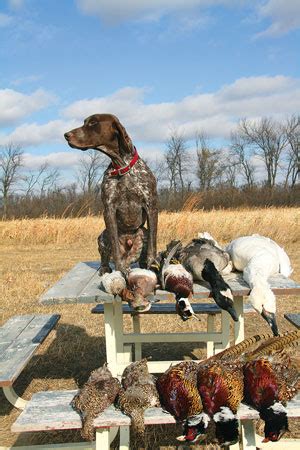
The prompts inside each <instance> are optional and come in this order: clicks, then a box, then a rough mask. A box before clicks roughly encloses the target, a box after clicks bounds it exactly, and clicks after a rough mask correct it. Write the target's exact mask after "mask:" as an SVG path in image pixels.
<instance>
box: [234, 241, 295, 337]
mask: <svg viewBox="0 0 300 450" xmlns="http://www.w3.org/2000/svg"><path fill="white" fill-rule="evenodd" d="M226 251H227V252H228V253H229V254H230V257H231V260H232V262H233V265H234V268H235V269H236V270H238V271H240V272H243V278H244V280H245V281H246V283H247V284H248V285H249V286H250V288H251V292H250V296H249V299H250V302H251V304H252V306H253V308H254V309H255V310H256V311H257V312H258V313H259V314H261V316H262V317H263V318H264V319H265V320H266V321H267V323H268V324H269V326H270V327H271V329H272V331H273V334H274V335H275V336H278V326H277V322H276V298H275V295H274V294H273V292H272V291H271V288H270V285H269V283H268V278H269V277H270V276H272V275H275V274H277V273H281V274H282V275H284V276H285V277H288V276H289V275H290V274H291V273H292V267H291V263H290V260H289V257H288V255H287V254H286V253H285V251H284V250H283V248H281V247H280V246H279V245H278V244H276V242H274V241H272V239H269V238H268V237H265V236H260V235H259V234H253V235H252V236H243V237H239V238H237V239H234V240H233V241H231V242H230V243H229V244H228V246H227V247H226Z"/></svg>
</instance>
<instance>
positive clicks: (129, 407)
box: [118, 359, 159, 434]
mask: <svg viewBox="0 0 300 450" xmlns="http://www.w3.org/2000/svg"><path fill="white" fill-rule="evenodd" d="M122 386H123V389H122V390H121V392H120V394H119V398H118V406H119V408H120V409H121V410H122V411H123V412H124V413H125V414H127V415H128V416H130V417H131V419H132V427H133V429H134V430H135V431H136V432H137V433H140V434H143V433H144V431H145V424H144V411H145V409H147V408H150V407H153V406H159V397H158V393H157V390H156V387H155V379H154V377H153V375H150V374H149V371H148V366H147V360H146V359H142V360H141V361H137V362H134V363H131V364H130V365H129V366H128V367H126V369H125V370H124V372H123V375H122Z"/></svg>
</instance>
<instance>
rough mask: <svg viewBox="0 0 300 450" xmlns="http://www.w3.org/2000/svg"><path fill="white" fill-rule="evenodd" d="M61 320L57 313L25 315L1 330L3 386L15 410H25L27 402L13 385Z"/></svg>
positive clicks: (1, 375) (1, 378)
mask: <svg viewBox="0 0 300 450" xmlns="http://www.w3.org/2000/svg"><path fill="white" fill-rule="evenodd" d="M59 318H60V316H59V315H58V314H26V315H22V316H14V317H11V318H10V319H9V320H8V321H7V322H6V323H5V324H4V325H2V326H1V327H0V387H2V389H3V392H4V395H5V396H6V398H7V400H8V401H9V402H10V403H11V404H12V405H14V406H15V407H16V408H19V409H24V407H25V405H26V403H27V402H26V400H24V399H22V398H20V397H18V395H17V394H16V392H15V391H14V389H13V383H14V381H15V380H16V379H17V377H18V376H19V374H20V373H21V372H22V370H23V369H24V367H25V366H26V364H27V363H28V362H29V361H30V359H31V358H32V356H33V354H34V353H35V352H36V350H37V348H38V346H39V345H40V344H41V343H42V342H43V341H44V339H45V338H46V336H48V334H49V333H50V331H51V330H52V329H53V327H54V326H55V324H56V323H57V321H58V320H59Z"/></svg>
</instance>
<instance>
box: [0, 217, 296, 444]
mask: <svg viewBox="0 0 300 450" xmlns="http://www.w3.org/2000/svg"><path fill="white" fill-rule="evenodd" d="M299 217H300V209H299V208H291V209H288V208H282V209H276V208H269V209H254V210H239V211H236V210H235V211H220V210H218V211H211V212H202V211H200V212H189V211H184V212H182V213H162V214H160V218H159V241H158V244H159V247H160V248H161V247H162V246H164V245H165V243H166V242H167V241H169V240H170V239H174V238H181V239H184V240H187V239H190V238H191V237H193V236H195V235H196V234H197V233H198V232H199V231H209V232H210V233H211V234H212V235H213V236H214V237H215V238H216V239H218V240H219V241H220V242H221V243H225V242H227V241H229V240H230V239H232V238H234V237H236V236H239V235H245V234H252V233H260V234H265V235H268V236H270V237H272V238H273V239H275V240H277V242H278V243H280V244H281V245H284V246H285V248H286V250H287V252H288V253H289V255H290V257H291V260H292V264H293V267H294V274H293V278H294V279H300V248H299V241H300V236H299V233H300V227H299ZM102 228H103V221H102V218H97V217H87V218H79V219H57V220H56V219H47V218H45V219H37V220H27V219H26V220H15V221H8V222H1V223H0V235H1V256H2V258H1V259H2V264H1V276H2V280H3V283H2V285H1V300H0V325H1V324H2V323H4V321H6V320H7V319H8V318H9V317H11V316H13V315H15V314H28V313H31V312H36V313H47V312H57V313H59V314H61V316H62V317H61V320H60V322H59V325H58V326H57V329H56V331H54V332H52V333H51V334H50V336H49V337H48V338H47V339H46V341H45V343H44V344H43V345H42V346H41V348H40V349H39V351H38V353H37V354H36V355H35V356H34V358H33V359H32V361H31V362H30V364H29V365H28V366H27V368H26V369H25V370H24V371H23V372H22V374H21V376H20V377H19V378H18V380H17V382H16V384H15V388H16V391H17V392H18V393H19V394H20V395H22V396H23V397H24V398H30V397H31V395H32V393H34V392H38V391H40V390H48V389H49V390H52V389H72V388H76V387H77V385H82V383H83V382H84V381H85V380H86V379H87V377H88V375H89V373H90V371H91V370H92V369H94V368H95V367H98V366H99V365H101V364H102V363H103V362H104V361H105V345H104V326H103V317H101V316H95V315H91V314H90V309H91V305H54V306H51V307H50V306H49V307H45V306H40V305H39V304H38V300H37V299H38V297H39V296H40V295H41V293H42V292H43V291H44V290H46V289H47V288H49V287H50V286H51V285H52V284H53V283H55V281H57V280H58V279H59V278H60V277H61V276H62V275H63V274H64V273H65V272H66V271H67V270H69V269H70V268H71V267H72V266H73V265H74V264H75V263H77V262H78V261H84V260H85V261H87V260H94V259H97V258H98V253H97V245H96V238H97V236H98V234H99V232H100V231H101V230H102ZM296 301H299V299H297V298H296V297H293V296H291V297H284V298H280V297H279V298H278V315H279V326H280V327H281V330H288V329H292V326H291V325H290V324H289V323H288V322H287V321H286V320H285V319H284V318H283V313H284V312H287V311H295V310H296V309H298V310H299V307H298V308H297V307H296V306H295V305H296ZM247 317H249V319H248V320H247V321H246V329H245V332H246V336H249V335H252V334H254V333H257V332H262V331H265V330H266V326H265V323H264V322H263V320H262V319H261V320H260V319H259V317H258V316H255V320H253V319H254V316H252V315H250V316H247ZM199 326H200V327H201V328H202V329H203V330H204V329H205V320H204V318H202V320H201V322H200V323H199V324H198V323H191V324H190V323H188V324H183V323H182V322H181V321H180V320H179V319H178V318H177V317H173V316H165V317H160V316H155V318H153V319H151V316H150V318H149V317H148V318H147V321H144V322H143V331H147V330H149V331H150V330H154V329H157V330H160V331H161V330H162V329H164V330H166V331H174V330H178V331H185V330H186V331H188V330H189V329H195V327H197V328H198V327H199ZM125 327H126V329H127V330H130V327H131V324H130V319H129V318H128V317H126V318H125ZM166 354H167V355H168V356H167V358H166V356H165V355H166ZM144 355H145V356H149V357H151V356H152V357H153V358H154V359H171V358H172V359H179V358H181V357H184V358H200V357H203V356H204V351H203V347H201V346H199V345H195V344H184V345H178V344H177V345H172V344H160V345H158V344H148V345H145V348H144ZM18 415H19V412H18V411H17V410H15V409H13V407H11V406H10V404H9V403H8V402H7V401H6V399H5V398H4V396H3V394H2V392H1V393H0V445H7V446H9V445H12V444H15V445H25V444H27V445H34V444H37V443H40V444H42V443H55V442H65V441H71V440H74V441H79V440H80V435H79V434H78V433H74V432H73V431H72V432H63V433H61V432H60V433H58V432H56V433H35V434H30V433H28V434H20V435H16V434H12V433H11V432H10V427H11V425H12V423H13V422H14V420H15V419H16V417H17V416H18ZM291 430H292V435H293V436H296V435H297V436H298V437H300V435H299V427H298V425H297V421H291ZM179 432H180V430H179V429H178V428H177V429H176V430H175V427H163V426H161V427H149V428H148V429H147V433H146V435H145V439H144V441H143V442H141V441H139V440H138V439H137V438H136V437H135V436H132V449H137V448H147V449H167V448H168V449H174V445H176V441H175V438H174V436H176V435H178V433H179ZM194 448H196V447H194ZM198 448H199V447H198Z"/></svg>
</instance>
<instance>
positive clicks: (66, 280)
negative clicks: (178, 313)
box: [39, 261, 300, 305]
mask: <svg viewBox="0 0 300 450" xmlns="http://www.w3.org/2000/svg"><path fill="white" fill-rule="evenodd" d="M99 267H100V263H99V262H98V261H87V262H80V263H78V264H76V265H75V266H74V267H73V268H72V269H71V270H70V271H69V272H67V273H66V274H65V275H64V276H63V277H62V278H61V279H60V280H59V281H58V282H57V283H55V285H54V286H52V287H51V288H50V289H49V290H48V291H46V292H45V293H44V294H43V295H42V296H41V297H40V299H39V302H40V303H41V304H45V305H49V304H57V303H61V304H62V303H95V302H96V303H106V302H108V303H112V302H113V300H114V296H113V295H111V294H108V293H107V292H104V291H103V290H101V289H100V277H99V275H98V269H99ZM224 279H225V281H226V282H227V283H228V284H229V286H230V288H231V290H232V293H233V295H234V296H247V295H249V292H250V288H249V286H248V285H247V284H246V282H245V281H244V280H243V278H242V275H241V273H237V272H233V273H230V274H229V275H226V276H224ZM269 283H270V286H271V288H272V290H273V292H274V293H275V294H277V295H295V294H296V295H297V294H298V295H300V283H297V282H295V281H293V280H291V279H289V278H286V277H284V276H282V275H276V276H274V277H271V278H270V279H269ZM209 297H211V290H210V287H209V285H208V284H207V283H205V282H203V283H195V284H194V298H196V299H202V298H209ZM156 298H157V299H159V300H170V301H172V300H173V298H174V296H173V294H171V293H170V292H167V291H162V290H159V289H158V290H157V291H156Z"/></svg>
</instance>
